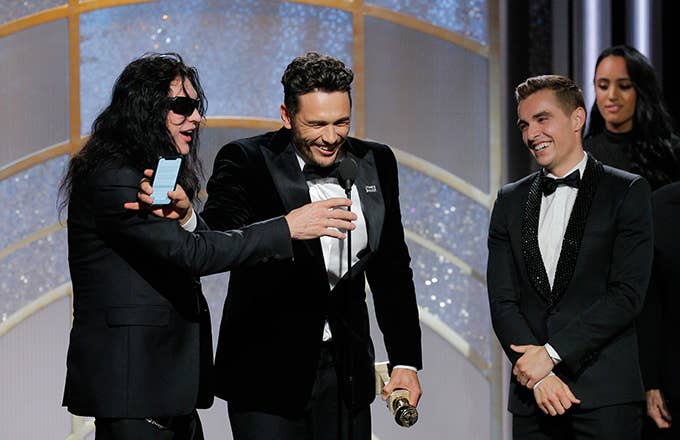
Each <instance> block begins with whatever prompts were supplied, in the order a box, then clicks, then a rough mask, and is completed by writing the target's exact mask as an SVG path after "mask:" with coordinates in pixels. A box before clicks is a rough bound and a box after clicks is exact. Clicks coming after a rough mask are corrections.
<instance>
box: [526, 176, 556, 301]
mask: <svg viewBox="0 0 680 440" xmlns="http://www.w3.org/2000/svg"><path fill="white" fill-rule="evenodd" d="M542 196H543V193H542V192H541V172H540V171H539V172H538V173H536V176H535V177H534V180H533V182H532V183H531V187H530V188H529V197H528V198H527V203H526V205H525V206H524V218H523V219H522V255H523V256H524V265H525V267H526V268H527V273H528V275H529V279H530V280H531V283H532V284H533V285H534V287H535V288H536V291H538V293H539V294H541V295H542V296H543V297H545V299H546V300H548V301H549V302H551V292H550V282H549V281H548V274H547V272H546V271H545V265H544V264H543V258H542V257H541V250H540V248H539V247H538V219H539V217H540V214H541V197H542Z"/></svg>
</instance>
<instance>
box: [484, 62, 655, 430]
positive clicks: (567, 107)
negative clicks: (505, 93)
mask: <svg viewBox="0 0 680 440" xmlns="http://www.w3.org/2000/svg"><path fill="white" fill-rule="evenodd" d="M515 96H516V99H517V103H518V107H517V113H518V127H519V129H520V131H521V133H522V139H523V141H524V143H525V145H526V146H527V148H528V149H529V151H530V152H531V154H532V156H533V157H534V158H535V159H536V162H537V163H538V165H539V166H540V167H541V168H542V169H541V170H540V171H538V172H536V173H533V174H531V175H529V176H527V177H525V178H523V179H521V180H519V181H517V182H514V183H511V184H508V185H506V186H504V187H503V188H501V190H500V191H499V192H498V197H497V199H496V202H495V206H494V208H493V212H492V215H491V225H490V228H489V261H488V269H487V270H488V272H487V280H488V289H489V302H490V306H491V317H492V322H493V326H494V330H495V332H496V335H497V336H498V339H499V341H500V343H501V345H502V347H503V349H504V350H505V352H506V354H507V355H508V358H509V359H510V361H511V362H512V364H513V370H512V373H513V377H512V380H511V382H510V393H509V410H510V412H512V413H513V415H514V417H513V434H514V437H515V438H518V439H571V438H574V439H584V438H597V439H617V440H618V439H635V438H639V435H640V428H641V420H642V419H641V417H642V404H641V403H642V401H643V400H644V391H643V387H642V380H641V376H640V368H639V365H638V361H637V342H636V336H635V329H634V324H633V321H634V318H635V317H636V315H637V314H638V313H639V311H640V310H641V308H642V303H643V299H644V292H645V290H646V288H647V283H648V281H649V274H650V268H651V261H652V227H651V208H650V202H649V200H650V189H649V185H648V184H647V182H646V181H645V180H644V179H643V178H641V177H640V176H637V175H634V174H630V173H627V172H624V171H621V170H618V169H616V168H611V167H608V166H604V165H602V164H601V163H600V162H598V161H597V160H596V159H594V158H593V157H591V156H588V155H587V154H586V153H584V151H583V147H582V143H581V140H582V130H583V126H584V123H585V121H586V110H585V105H584V102H583V95H582V93H581V91H580V90H579V88H578V87H577V86H576V85H575V84H574V82H573V81H571V80H570V79H568V78H565V77H561V76H555V75H546V76H539V77H533V78H529V79H528V80H526V81H525V82H524V83H522V84H520V85H519V86H518V87H517V88H516V90H515Z"/></svg>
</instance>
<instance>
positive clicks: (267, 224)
mask: <svg viewBox="0 0 680 440" xmlns="http://www.w3.org/2000/svg"><path fill="white" fill-rule="evenodd" d="M141 177H142V176H141V173H139V172H137V171H136V170H133V169H130V168H122V169H110V170H106V171H104V172H102V173H100V174H99V176H98V177H97V178H96V180H95V182H94V185H95V188H94V194H93V206H94V209H95V221H96V227H97V229H98V230H99V231H101V233H102V235H103V237H104V239H105V240H107V241H108V242H109V243H110V245H111V247H112V248H114V249H115V248H121V249H125V250H127V251H129V250H130V249H134V250H136V251H138V252H139V253H141V254H143V255H145V256H147V257H148V258H153V259H160V260H161V261H167V262H168V263H169V264H170V265H171V266H173V267H175V268H177V269H180V270H183V271H186V272H187V273H190V274H192V275H196V276H202V275H208V274H212V273H217V272H223V271H226V270H230V269H231V268H233V267H235V266H238V265H242V264H255V263H257V262H259V261H261V260H263V259H269V258H291V257H292V244H291V240H290V233H289V231H288V225H287V223H286V220H285V219H284V218H283V217H278V218H274V219H271V220H267V221H264V222H260V223H256V224H253V225H250V226H248V227H245V228H243V229H240V230H234V231H227V232H218V231H199V232H195V233H190V232H187V231H185V230H184V229H182V227H181V226H180V225H179V223H178V222H177V221H174V220H168V219H162V218H160V217H156V216H155V215H153V214H150V213H145V212H140V211H128V210H125V209H124V208H123V204H124V203H125V202H128V201H131V200H135V199H136V197H137V191H138V190H139V181H140V179H141Z"/></svg>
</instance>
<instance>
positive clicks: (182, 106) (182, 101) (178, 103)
mask: <svg viewBox="0 0 680 440" xmlns="http://www.w3.org/2000/svg"><path fill="white" fill-rule="evenodd" d="M200 106H201V100H200V99H193V98H189V97H188V96H173V97H172V98H168V108H169V109H170V110H172V111H173V113H177V114H178V115H182V116H184V117H189V116H191V114H192V113H193V112H194V110H198V109H199V108H200Z"/></svg>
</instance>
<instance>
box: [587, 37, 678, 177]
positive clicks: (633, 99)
mask: <svg viewBox="0 0 680 440" xmlns="http://www.w3.org/2000/svg"><path fill="white" fill-rule="evenodd" d="M594 85H595V95H596V99H595V103H594V104H593V108H592V110H591V112H590V125H589V129H588V133H587V135H586V139H585V148H586V150H588V151H589V152H590V153H592V154H593V156H595V157H596V158H597V159H598V160H600V161H602V162H603V163H604V164H606V165H611V166H613V167H616V168H620V169H622V170H626V171H630V172H632V173H635V174H639V175H641V176H643V177H644V178H646V179H647V181H649V183H650V185H651V186H652V190H655V189H658V188H660V187H661V186H663V185H666V184H668V183H671V182H674V181H676V180H680V164H679V161H678V157H679V156H680V138H678V137H677V136H675V135H674V134H673V121H672V119H671V116H670V114H669V113H668V110H666V105H665V104H664V101H663V95H662V93H661V87H660V86H659V83H658V81H657V79H656V75H655V73H654V68H653V67H652V65H651V64H650V63H649V60H647V58H645V56H644V55H642V54H641V53H640V52H638V51H637V50H636V49H634V48H632V47H630V46H625V45H621V46H613V47H610V48H607V49H605V50H604V51H602V53H601V54H600V56H599V57H598V58H597V64H596V65H595V78H594Z"/></svg>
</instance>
